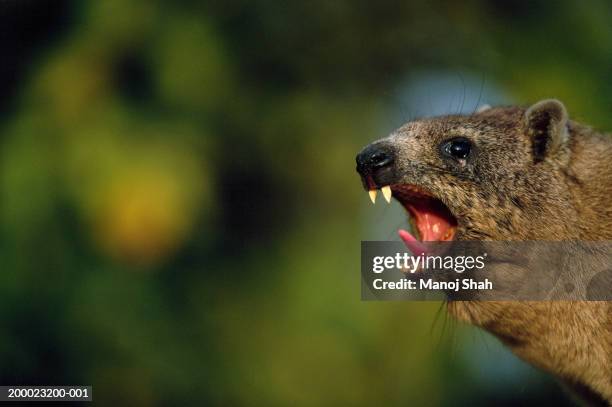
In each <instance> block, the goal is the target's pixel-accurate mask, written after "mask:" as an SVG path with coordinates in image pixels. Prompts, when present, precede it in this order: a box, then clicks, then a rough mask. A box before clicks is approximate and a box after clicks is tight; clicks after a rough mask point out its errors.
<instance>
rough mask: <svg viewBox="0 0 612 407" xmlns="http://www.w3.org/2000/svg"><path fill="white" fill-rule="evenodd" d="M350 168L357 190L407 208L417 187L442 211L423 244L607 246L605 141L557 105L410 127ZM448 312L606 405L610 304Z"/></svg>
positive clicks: (508, 305)
mask: <svg viewBox="0 0 612 407" xmlns="http://www.w3.org/2000/svg"><path fill="white" fill-rule="evenodd" d="M357 164H358V171H359V172H360V173H361V175H362V179H363V182H364V185H365V186H366V188H368V189H370V190H371V189H375V188H381V187H384V186H387V185H390V187H391V190H392V191H393V195H394V196H395V197H396V198H397V199H398V200H400V202H401V203H402V204H403V205H404V206H406V207H407V209H409V206H410V202H412V201H410V197H409V195H410V194H411V192H410V191H414V190H415V189H416V190H419V191H426V195H427V196H429V197H430V199H429V201H428V202H433V203H435V202H439V203H441V204H443V205H439V204H438V205H439V206H445V207H446V209H444V210H438V211H437V212H438V213H439V217H440V218H450V219H447V221H446V222H444V221H441V223H440V225H446V229H448V230H446V232H445V234H444V237H442V236H441V235H440V236H438V235H436V233H434V232H433V231H431V230H425V229H426V228H425V227H423V228H422V229H423V230H421V233H420V234H421V238H423V236H424V235H427V236H429V238H428V239H425V240H447V238H448V236H452V239H453V240H502V241H508V240H548V241H550V240H555V241H557V240H582V241H610V240H612V140H611V139H609V138H608V137H607V136H604V135H601V134H598V133H597V132H595V131H593V130H592V129H590V128H589V127H587V126H584V125H582V124H579V123H576V122H574V121H570V120H569V119H568V115H567V112H566V109H565V107H564V105H563V104H562V103H561V102H559V101H557V100H545V101H541V102H538V103H536V104H535V105H533V106H531V107H529V108H527V109H525V108H521V107H500V108H487V109H484V110H482V111H479V112H477V113H475V114H472V115H453V116H444V117H436V118H431V119H423V120H417V121H413V122H409V123H407V124H405V125H404V126H402V127H401V128H399V129H398V130H396V131H395V132H393V133H392V134H391V135H390V136H389V137H387V138H384V139H381V140H379V141H376V142H374V143H372V144H370V145H369V146H367V147H366V148H365V149H364V150H363V151H362V152H361V153H360V154H359V155H358V157H357ZM406 186H410V188H408V189H407V187H406ZM415 202H416V201H415ZM417 207H418V205H417ZM444 211H446V212H447V213H448V212H450V213H448V214H447V215H444V213H440V212H444ZM412 212H414V213H418V212H419V211H418V210H416V211H412ZM433 212H435V211H433ZM433 212H432V213H433ZM414 213H413V215H414ZM436 229H437V228H436ZM611 266H612V265H611ZM608 289H612V288H611V287H608ZM448 309H449V312H450V313H451V314H453V315H454V316H455V317H457V318H458V319H460V320H463V321H467V322H469V323H471V324H474V325H477V326H479V327H482V328H484V329H486V330H488V331H489V332H491V333H492V334H494V335H495V336H497V337H498V338H499V339H500V340H501V341H502V342H503V343H504V344H505V345H507V346H508V347H509V348H510V349H511V350H512V351H513V352H514V353H515V354H517V355H518V356H519V357H521V358H522V359H524V360H526V361H528V362H530V363H532V364H533V365H535V366H538V367H540V368H542V369H544V370H546V371H548V372H550V373H552V374H554V375H556V376H558V377H559V378H561V379H562V380H563V381H564V382H565V383H566V384H567V385H568V386H569V387H570V388H572V389H573V390H574V391H575V393H577V394H578V395H579V396H580V397H581V398H582V399H583V400H585V401H587V402H589V403H591V404H593V405H609V404H612V312H611V311H612V302H606V301H548V302H544V301H542V302H537V301H512V302H491V301H482V302H480V301H450V302H449V304H448Z"/></svg>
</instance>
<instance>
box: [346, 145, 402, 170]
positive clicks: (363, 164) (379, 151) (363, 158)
mask: <svg viewBox="0 0 612 407" xmlns="http://www.w3.org/2000/svg"><path fill="white" fill-rule="evenodd" d="M355 160H356V161H357V171H358V172H359V173H360V174H361V175H366V174H371V173H372V172H373V171H376V170H377V169H379V168H383V167H386V166H388V165H390V164H392V163H393V152H392V151H391V150H390V149H389V148H388V147H385V146H382V145H371V146H368V147H366V148H364V149H363V151H361V152H360V153H359V154H357V157H356V159H355Z"/></svg>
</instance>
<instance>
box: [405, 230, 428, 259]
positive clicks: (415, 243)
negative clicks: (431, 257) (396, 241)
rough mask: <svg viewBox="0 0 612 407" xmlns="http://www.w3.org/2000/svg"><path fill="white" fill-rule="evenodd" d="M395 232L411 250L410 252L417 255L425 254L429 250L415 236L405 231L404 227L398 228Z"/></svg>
mask: <svg viewBox="0 0 612 407" xmlns="http://www.w3.org/2000/svg"><path fill="white" fill-rule="evenodd" d="M397 234H398V235H399V237H400V238H401V239H402V240H403V241H404V244H405V245H406V247H407V248H408V250H410V251H411V252H412V254H415V255H417V256H418V255H420V254H427V253H428V252H429V250H428V249H427V247H426V246H425V245H424V244H423V243H421V242H419V240H418V239H417V238H416V237H414V236H412V235H411V234H410V233H409V232H406V231H405V230H404V229H400V230H398V231H397Z"/></svg>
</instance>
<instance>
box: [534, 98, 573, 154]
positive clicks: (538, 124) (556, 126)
mask: <svg viewBox="0 0 612 407" xmlns="http://www.w3.org/2000/svg"><path fill="white" fill-rule="evenodd" d="M567 121H568V117H567V110H566V109H565V106H564V105H563V103H561V102H560V101H558V100H557V99H546V100H541V101H539V102H538V103H536V104H534V105H532V106H531V107H529V108H528V109H527V111H526V112H525V128H526V130H527V136H528V137H529V140H530V141H531V146H532V150H533V159H534V161H535V162H540V161H543V160H544V159H545V158H546V157H553V156H554V155H555V154H557V153H558V152H559V149H560V148H561V147H562V146H563V145H564V144H565V143H567V141H568V139H569V131H568V129H567Z"/></svg>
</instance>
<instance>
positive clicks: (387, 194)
mask: <svg viewBox="0 0 612 407" xmlns="http://www.w3.org/2000/svg"><path fill="white" fill-rule="evenodd" d="M380 190H381V191H382V193H383V195H384V197H385V200H386V201H387V202H388V203H391V187H390V186H389V185H386V186H384V187H382V188H381V189H380Z"/></svg>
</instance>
